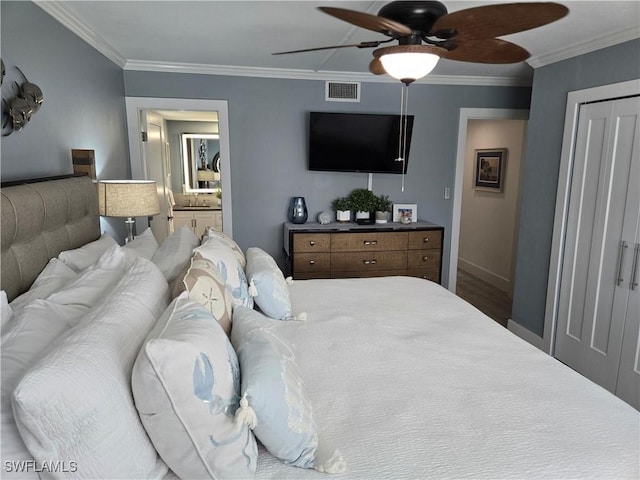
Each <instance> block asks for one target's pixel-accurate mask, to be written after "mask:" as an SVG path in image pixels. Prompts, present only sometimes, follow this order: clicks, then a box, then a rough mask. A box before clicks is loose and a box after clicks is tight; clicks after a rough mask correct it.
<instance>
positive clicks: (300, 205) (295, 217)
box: [289, 197, 309, 223]
mask: <svg viewBox="0 0 640 480" xmlns="http://www.w3.org/2000/svg"><path fill="white" fill-rule="evenodd" d="M307 218H309V212H308V211H307V204H306V202H305V201H304V197H292V198H291V203H290V204H289V220H290V221H291V222H292V223H305V222H306V221H307Z"/></svg>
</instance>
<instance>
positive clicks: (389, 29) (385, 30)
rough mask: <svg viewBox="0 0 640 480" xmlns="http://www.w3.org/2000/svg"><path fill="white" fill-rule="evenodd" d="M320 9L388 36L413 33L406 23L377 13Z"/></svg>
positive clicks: (330, 8) (335, 8)
mask: <svg viewBox="0 0 640 480" xmlns="http://www.w3.org/2000/svg"><path fill="white" fill-rule="evenodd" d="M318 9H319V10H321V11H323V12H324V13H326V14H328V15H331V16H332V17H336V18H339V19H340V20H343V21H345V22H347V23H351V24H352V25H355V26H357V27H361V28H366V29H367V30H373V31H374V32H379V33H382V34H384V35H387V36H394V34H395V35H400V36H402V35H409V34H411V29H410V28H409V27H407V26H406V25H403V24H401V23H398V22H394V21H393V20H389V19H388V18H384V17H379V16H377V15H371V14H369V13H364V12H357V11H355V10H347V9H346V8H337V7H318Z"/></svg>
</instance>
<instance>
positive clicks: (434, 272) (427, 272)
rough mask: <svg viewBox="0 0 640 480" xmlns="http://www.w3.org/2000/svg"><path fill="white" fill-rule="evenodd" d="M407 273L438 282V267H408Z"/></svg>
mask: <svg viewBox="0 0 640 480" xmlns="http://www.w3.org/2000/svg"><path fill="white" fill-rule="evenodd" d="M407 275H408V276H410V277H419V278H424V279H425V280H431V281H432V282H436V283H439V282H440V268H438V267H434V268H410V269H408V270H407Z"/></svg>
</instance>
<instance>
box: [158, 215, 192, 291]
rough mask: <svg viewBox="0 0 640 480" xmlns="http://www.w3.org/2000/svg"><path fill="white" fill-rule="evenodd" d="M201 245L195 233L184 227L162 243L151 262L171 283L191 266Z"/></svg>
mask: <svg viewBox="0 0 640 480" xmlns="http://www.w3.org/2000/svg"><path fill="white" fill-rule="evenodd" d="M199 243H200V242H199V241H198V237H196V235H195V234H194V233H193V231H192V230H191V229H190V228H187V227H186V226H184V225H183V226H182V227H180V228H178V229H177V230H176V231H174V232H173V233H172V234H171V235H169V236H168V237H167V238H166V239H165V241H164V242H162V245H161V246H160V248H158V250H156V253H154V254H153V257H152V258H151V261H152V262H153V263H155V264H156V266H157V267H158V268H159V269H160V271H161V272H162V273H163V274H164V276H165V278H166V279H167V282H169V283H171V282H173V281H174V280H175V278H176V277H177V276H178V274H179V273H180V272H181V271H182V270H184V268H185V267H187V266H188V265H189V261H190V260H191V256H192V255H193V249H194V248H195V247H197V246H198V244H199Z"/></svg>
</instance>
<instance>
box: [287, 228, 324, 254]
mask: <svg viewBox="0 0 640 480" xmlns="http://www.w3.org/2000/svg"><path fill="white" fill-rule="evenodd" d="M330 246H331V234H330V233H296V234H295V235H294V236H293V252H294V253H299V252H328V251H329V249H330Z"/></svg>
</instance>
